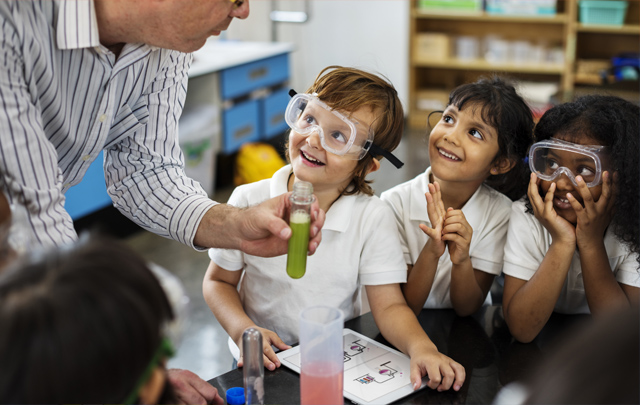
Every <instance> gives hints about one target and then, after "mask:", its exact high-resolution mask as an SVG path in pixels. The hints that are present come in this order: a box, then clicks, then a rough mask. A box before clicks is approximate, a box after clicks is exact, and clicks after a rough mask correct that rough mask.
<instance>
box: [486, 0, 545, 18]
mask: <svg viewBox="0 0 640 405" xmlns="http://www.w3.org/2000/svg"><path fill="white" fill-rule="evenodd" d="M486 11H487V13H489V14H501V15H527V16H540V17H548V16H554V15H555V14H556V0H487V1H486Z"/></svg>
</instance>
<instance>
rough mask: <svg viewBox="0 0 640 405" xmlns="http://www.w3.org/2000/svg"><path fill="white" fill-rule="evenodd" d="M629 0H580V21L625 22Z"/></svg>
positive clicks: (608, 23)
mask: <svg viewBox="0 0 640 405" xmlns="http://www.w3.org/2000/svg"><path fill="white" fill-rule="evenodd" d="M627 6H628V2H627V1H616V0H580V22H581V23H583V24H606V25H622V24H624V18H625V14H626V13H627Z"/></svg>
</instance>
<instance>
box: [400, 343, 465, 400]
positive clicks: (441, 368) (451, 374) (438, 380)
mask: <svg viewBox="0 0 640 405" xmlns="http://www.w3.org/2000/svg"><path fill="white" fill-rule="evenodd" d="M410 368H411V381H413V389H414V390H417V389H418V388H420V384H421V379H422V377H423V376H424V375H427V376H429V380H428V381H427V386H428V387H429V388H431V389H434V390H438V391H446V390H448V389H451V388H453V390H454V391H459V390H460V388H461V387H462V384H463V383H464V379H465V377H466V373H465V370H464V367H463V366H462V364H460V363H458V362H456V361H454V360H453V359H451V358H450V357H448V356H445V355H444V354H442V353H440V352H439V351H438V350H437V349H428V348H425V349H424V350H420V351H419V352H417V353H415V352H414V353H411V365H410Z"/></svg>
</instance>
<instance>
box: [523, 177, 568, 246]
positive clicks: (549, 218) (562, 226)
mask: <svg viewBox="0 0 640 405" xmlns="http://www.w3.org/2000/svg"><path fill="white" fill-rule="evenodd" d="M555 191H556V183H551V185H550V186H549V190H547V194H546V195H545V196H544V200H543V199H542V197H541V196H540V193H539V192H538V176H536V175H535V173H531V180H530V181H529V189H528V191H527V195H528V196H529V201H531V206H532V208H533V214H534V215H535V217H536V218H537V219H538V221H540V223H541V224H542V226H544V227H545V228H546V229H547V230H548V231H549V233H550V234H551V238H552V240H553V241H554V242H555V241H560V242H563V243H567V244H572V245H574V246H575V244H576V229H575V227H574V226H573V225H572V224H571V223H570V222H569V221H567V220H566V219H564V218H562V217H561V216H560V215H558V213H557V212H556V210H555V209H554V208H553V197H554V192H555Z"/></svg>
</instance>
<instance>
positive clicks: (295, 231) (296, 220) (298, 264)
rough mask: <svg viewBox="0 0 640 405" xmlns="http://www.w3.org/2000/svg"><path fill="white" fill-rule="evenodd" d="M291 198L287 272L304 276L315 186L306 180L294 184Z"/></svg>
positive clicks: (294, 276)
mask: <svg viewBox="0 0 640 405" xmlns="http://www.w3.org/2000/svg"><path fill="white" fill-rule="evenodd" d="M290 200H291V216H290V217H289V226H290V227H291V238H290V239H289V251H288V253H287V274H288V275H289V277H291V278H300V277H302V276H304V273H305V271H306V268H307V250H308V247H309V225H310V224H311V214H310V212H311V204H312V203H313V201H314V197H313V186H312V185H311V183H308V182H306V181H299V182H296V183H294V184H293V193H292V194H291V197H290Z"/></svg>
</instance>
